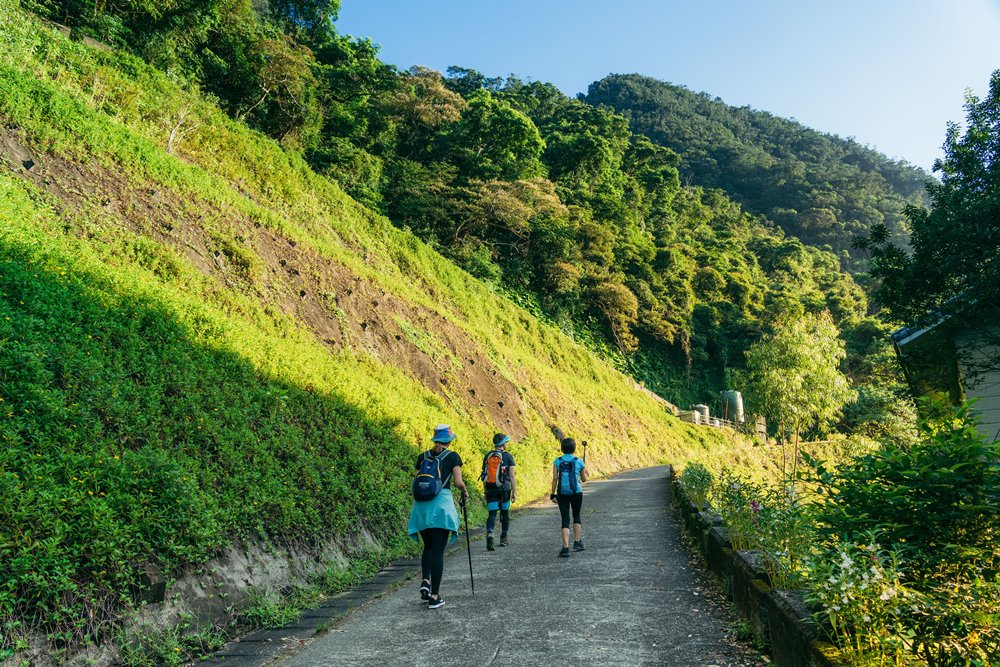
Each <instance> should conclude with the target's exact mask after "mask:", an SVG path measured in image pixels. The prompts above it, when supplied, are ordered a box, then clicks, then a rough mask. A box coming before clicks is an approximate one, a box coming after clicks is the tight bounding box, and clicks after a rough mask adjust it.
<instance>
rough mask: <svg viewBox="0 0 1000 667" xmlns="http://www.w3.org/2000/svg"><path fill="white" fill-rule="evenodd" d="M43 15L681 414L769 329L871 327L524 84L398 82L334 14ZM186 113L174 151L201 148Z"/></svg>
mask: <svg viewBox="0 0 1000 667" xmlns="http://www.w3.org/2000/svg"><path fill="white" fill-rule="evenodd" d="M31 6H32V7H33V8H34V9H35V10H36V11H38V12H41V13H43V14H44V15H46V16H48V17H49V18H51V19H54V20H57V21H61V22H65V23H67V24H69V25H70V26H72V28H73V31H74V32H75V33H79V34H85V35H90V36H93V37H97V38H99V39H102V40H105V41H107V42H109V43H110V44H111V45H113V46H120V47H122V48H127V49H131V50H133V51H134V52H135V53H137V54H138V55H140V56H141V57H143V58H144V59H146V60H147V61H149V62H151V63H153V64H154V65H156V66H157V67H159V68H162V69H164V70H166V71H168V72H170V73H171V75H172V76H174V77H176V78H178V79H179V80H181V81H185V82H187V83H188V85H190V86H192V87H198V88H200V89H202V90H205V91H206V92H208V93H209V94H211V95H213V96H214V97H215V98H216V99H218V100H219V103H220V106H222V108H223V109H225V110H226V111H227V112H228V113H229V114H230V115H231V116H232V117H234V118H236V119H238V120H241V121H243V122H245V123H247V124H248V125H250V126H251V127H253V128H255V129H257V130H259V131H261V132H263V133H265V134H267V135H268V136H270V137H272V138H274V139H276V140H279V141H280V142H281V143H282V144H283V145H284V146H285V147H286V148H287V149H288V150H290V151H293V152H296V153H298V154H300V155H302V156H303V157H304V158H305V159H306V160H307V161H308V163H309V164H310V165H311V167H312V168H313V169H314V170H315V171H316V172H318V173H320V174H322V175H324V176H326V177H328V178H331V179H333V180H335V181H336V182H337V183H338V184H339V185H340V186H341V187H342V188H343V189H344V190H345V191H346V192H347V193H348V194H349V195H351V196H352V197H353V198H354V199H355V200H357V201H359V202H362V203H363V204H365V205H366V206H368V207H370V208H372V209H374V210H377V211H379V212H381V213H383V214H385V215H386V216H387V217H388V218H389V219H390V220H391V221H392V223H393V224H394V225H396V226H397V227H401V228H407V229H410V230H412V231H413V232H414V233H416V234H417V235H418V236H419V237H420V238H421V239H423V240H425V241H427V242H428V243H430V244H431V245H432V246H434V247H436V248H437V249H439V250H440V251H441V252H442V253H443V254H444V255H446V256H447V257H449V258H451V259H452V260H454V261H455V262H457V263H458V264H459V265H460V266H462V267H463V268H465V269H466V270H467V271H469V272H470V273H471V274H472V275H474V276H476V277H477V278H479V279H481V280H483V281H486V282H488V283H491V284H493V285H494V286H495V288H497V289H499V290H501V291H503V292H504V293H506V294H508V295H510V296H511V297H513V298H514V299H515V300H517V301H518V302H519V303H522V304H523V305H525V306H527V307H528V308H529V309H531V310H533V311H534V312H535V313H536V314H538V315H540V316H542V317H544V318H546V319H547V320H548V321H550V322H553V323H556V324H557V325H558V326H560V327H561V328H562V329H563V330H564V331H565V332H567V333H568V334H570V335H572V336H574V337H575V338H577V339H579V340H583V341H585V342H587V343H588V344H589V345H590V346H591V347H592V348H593V349H598V350H601V351H602V354H603V355H604V356H605V357H606V358H608V359H611V360H613V361H614V362H615V363H616V364H617V365H618V367H619V368H621V369H623V370H626V371H628V372H630V373H632V374H633V375H635V376H636V377H637V378H639V379H640V380H642V381H643V382H644V383H645V384H646V385H647V386H649V387H650V388H652V389H654V390H655V391H657V392H659V393H661V394H662V395H663V396H664V397H665V398H667V399H668V400H671V401H674V402H677V403H679V404H687V403H690V402H693V401H701V400H706V399H707V398H710V397H711V396H714V395H716V392H717V391H718V390H719V389H720V388H721V385H722V384H723V383H724V382H725V380H724V376H725V373H726V371H727V370H728V369H730V368H733V367H736V368H738V367H740V365H741V364H742V355H743V352H744V351H745V350H746V349H747V346H748V345H749V344H750V343H751V342H753V341H754V340H755V339H757V338H759V336H760V335H761V333H762V332H763V331H764V330H765V329H766V328H767V326H768V324H769V320H770V319H772V318H771V316H770V314H773V313H776V312H780V313H783V314H784V315H785V316H786V317H794V316H796V315H799V314H803V313H807V312H819V311H822V310H830V311H831V312H832V314H833V316H834V318H835V320H836V322H837V324H838V325H840V326H852V323H855V322H857V321H859V320H860V319H861V318H863V317H864V314H865V312H866V309H867V304H866V299H865V296H864V294H863V292H862V290H861V289H860V288H859V287H858V286H857V285H856V284H855V283H854V282H853V280H852V279H851V277H850V276H849V275H847V274H845V273H842V272H841V270H840V268H841V267H840V266H839V265H838V261H837V258H836V256H834V255H831V254H828V253H826V252H824V251H822V250H820V249H817V248H814V247H811V246H810V245H808V244H803V243H802V242H800V240H799V239H796V238H794V237H793V236H791V235H786V234H784V233H782V231H781V229H780V228H778V227H775V226H773V225H771V224H770V223H768V222H767V221H764V220H761V219H759V216H757V217H755V216H753V215H751V214H749V213H748V212H746V211H744V210H743V209H742V208H741V206H740V205H739V204H738V203H736V202H734V201H733V200H731V199H729V198H727V196H725V195H724V194H723V193H722V192H720V191H718V190H709V189H705V188H703V187H702V186H701V184H697V183H696V184H695V185H690V184H688V181H689V180H691V179H688V178H683V179H682V172H681V171H679V170H682V169H683V168H684V165H685V164H687V163H689V162H690V158H689V157H688V156H686V155H681V154H679V153H678V152H677V151H675V150H673V149H672V148H668V147H665V146H662V145H659V144H658V143H655V142H653V141H650V140H649V139H647V138H646V137H645V136H643V135H642V134H639V133H636V132H635V131H634V130H633V129H630V127H629V118H628V116H627V115H624V114H620V113H617V112H615V111H613V110H611V109H610V108H605V107H601V108H599V107H596V106H594V105H592V104H586V103H584V102H583V101H580V100H576V99H572V98H569V97H567V96H566V95H564V94H562V93H561V92H560V91H559V90H558V89H557V88H555V87H554V86H552V85H550V84H545V83H538V82H532V83H525V82H523V81H521V80H519V79H517V78H516V77H511V78H507V79H499V78H488V77H485V76H483V75H482V74H480V73H478V72H475V71H473V70H468V69H464V68H461V67H453V68H450V69H449V71H448V72H447V74H444V75H442V74H441V73H438V72H435V71H431V70H428V69H425V68H420V67H413V68H411V69H409V70H406V71H399V70H397V69H396V68H395V67H392V66H390V65H387V64H386V63H384V62H382V61H381V60H380V59H379V58H378V52H377V48H376V47H375V46H374V45H373V44H372V43H371V42H369V41H367V40H357V39H354V38H352V37H349V36H344V35H341V34H338V33H337V31H336V29H335V23H333V22H332V21H331V20H330V19H331V17H333V16H335V15H336V10H337V8H338V3H331V2H328V1H325V0H321V1H319V2H306V1H302V0H294V1H290V2H286V3H270V4H267V5H260V6H256V5H255V6H251V5H249V4H247V5H231V4H229V3H226V2H221V1H214V0H213V1H212V2H207V3H204V4H200V5H186V4H185V5H176V6H171V7H169V8H167V9H164V10H162V11H161V10H159V9H157V10H156V11H153V10H152V9H150V8H149V7H147V6H145V5H143V4H141V3H134V4H133V3H127V4H126V5H122V6H119V5H114V6H112V5H107V6H103V9H102V8H97V7H92V6H90V5H89V4H87V3H85V2H82V3H79V4H67V3H52V4H49V3H44V2H32V3H31ZM184 114H185V110H184V109H178V110H177V111H176V112H175V114H174V115H173V116H172V119H173V122H174V123H175V128H174V131H173V132H172V134H171V137H172V139H171V142H175V141H176V142H180V141H182V140H183V139H182V138H183V136H185V133H186V132H197V131H198V130H197V128H196V127H195V126H194V125H193V123H190V122H188V121H185V116H184ZM704 131H706V132H710V131H714V129H713V128H711V127H705V128H704ZM803 134H804V136H812V135H811V134H809V133H808V132H806V131H805V130H804V129H803ZM654 137H655V133H654ZM799 166H800V167H801V163H799ZM706 185H716V184H715V183H706ZM839 185H843V186H844V187H845V188H848V187H849V186H850V187H853V181H852V182H850V183H848V182H847V181H844V182H842V183H840V184H838V186H839ZM826 187H828V188H832V187H834V186H833V185H829V184H828V185H827V186H826ZM912 187H913V188H914V189H915V190H917V189H919V186H918V185H917V184H915V183H914V184H912ZM775 196H778V195H777V194H776V195H775ZM853 196H854V195H852V194H850V193H846V192H839V191H838V192H835V193H833V194H832V195H831V197H832V198H833V200H837V201H840V200H846V199H847V198H849V197H853ZM899 201H900V202H901V201H902V200H901V199H900V200H899ZM865 205H867V204H865ZM831 206H832V204H831ZM859 206H861V204H859ZM792 207H799V208H803V207H802V205H800V204H798V203H793V204H788V205H787V206H785V207H784V208H783V209H782V210H786V209H790V208H792ZM886 207H887V212H886V215H887V216H888V215H889V211H888V208H889V206H888V204H887V205H886ZM817 210H818V209H817ZM824 210H827V209H824ZM786 212H787V211H786ZM772 213H780V211H777V210H776V211H772ZM816 215H821V214H820V213H817V214H816ZM824 215H825V214H824ZM788 216H791V217H792V218H794V219H796V220H797V219H799V217H800V216H798V215H791V214H787V215H786V216H785V217H788ZM778 217H779V219H783V218H781V216H780V215H779V216H778ZM807 239H808V240H815V238H811V237H807ZM838 239H841V240H842V241H843V243H840V242H839V241H838V244H839V245H837V247H838V248H840V247H846V245H847V244H848V240H847V239H846V236H843V237H838Z"/></svg>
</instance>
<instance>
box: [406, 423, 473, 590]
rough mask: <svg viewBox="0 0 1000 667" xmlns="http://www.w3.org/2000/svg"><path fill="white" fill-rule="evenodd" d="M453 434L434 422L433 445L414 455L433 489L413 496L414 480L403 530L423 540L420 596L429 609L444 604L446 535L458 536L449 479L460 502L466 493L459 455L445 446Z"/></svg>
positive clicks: (444, 425) (453, 438) (446, 426)
mask: <svg viewBox="0 0 1000 667" xmlns="http://www.w3.org/2000/svg"><path fill="white" fill-rule="evenodd" d="M455 437H456V436H455V432H454V431H452V430H451V427H450V426H448V425H447V424H438V425H437V426H435V427H434V436H433V437H432V438H431V441H432V442H433V443H434V447H433V448H431V449H429V450H428V451H426V452H423V453H422V454H420V455H419V456H417V463H416V468H417V471H418V480H419V479H420V478H421V477H424V476H426V475H430V476H431V483H432V487H433V488H434V491H435V492H436V493H435V494H434V495H432V496H431V497H430V498H429V499H427V500H416V497H417V485H416V484H414V501H413V507H412V508H411V509H410V524H409V528H408V531H407V532H408V533H409V535H410V537H411V538H413V539H414V540H416V539H417V535H419V536H420V539H422V540H423V542H424V551H423V554H421V556H420V566H421V569H422V570H423V577H422V579H421V582H420V599H422V600H427V607H428V608H429V609H437V608H438V607H442V606H444V598H443V597H441V594H440V588H441V576H442V575H443V574H444V550H445V547H446V546H448V542H449V539H450V541H452V542H454V541H455V540H456V539H457V538H458V512H457V511H456V510H455V503H454V501H453V500H452V497H451V484H452V481H453V480H454V483H455V486H456V487H458V489H459V491H461V493H462V495H461V502H463V503H464V502H465V501H466V499H467V498H468V497H469V492H468V491H467V490H466V488H465V482H464V481H462V457H461V456H459V455H458V452H454V451H452V450H450V449H449V446H450V445H451V443H452V442H453V441H454V440H455ZM435 476H436V479H434V477H435ZM438 489H439V490H438Z"/></svg>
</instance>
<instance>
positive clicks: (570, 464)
mask: <svg viewBox="0 0 1000 667" xmlns="http://www.w3.org/2000/svg"><path fill="white" fill-rule="evenodd" d="M561 445H562V452H563V454H562V456H560V457H559V458H557V459H556V460H555V461H553V462H552V491H551V493H549V499H550V500H551V501H552V502H554V503H558V504H559V514H560V515H561V516H562V544H563V547H562V551H560V552H559V555H560V556H562V557H563V558H569V515H570V510H571V509H572V510H573V551H583V540H582V535H581V532H582V528H583V527H582V526H581V525H580V507H581V506H582V505H583V487H582V485H581V484H582V482H586V481H587V470H586V469H585V468H584V464H583V460H582V459H580V458H577V457H576V456H574V455H573V452H575V451H576V441H575V440H573V438H563V439H562V443H561Z"/></svg>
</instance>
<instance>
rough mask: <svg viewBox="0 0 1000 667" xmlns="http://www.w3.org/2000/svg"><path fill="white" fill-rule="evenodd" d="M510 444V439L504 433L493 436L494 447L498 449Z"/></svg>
mask: <svg viewBox="0 0 1000 667" xmlns="http://www.w3.org/2000/svg"><path fill="white" fill-rule="evenodd" d="M508 442H510V438H509V437H507V435H506V434H504V433H497V434H496V435H494V436H493V446H494V447H496V448H497V449H499V448H500V447H503V446H504V445H506V444H507V443H508Z"/></svg>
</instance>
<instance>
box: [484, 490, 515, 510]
mask: <svg viewBox="0 0 1000 667" xmlns="http://www.w3.org/2000/svg"><path fill="white" fill-rule="evenodd" d="M483 495H484V496H485V497H486V505H487V509H493V508H490V507H489V504H490V503H496V504H497V505H498V506H499V507H497V508H496V509H508V508H510V487H509V486H507V487H504V488H502V489H486V490H484V491H483Z"/></svg>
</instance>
